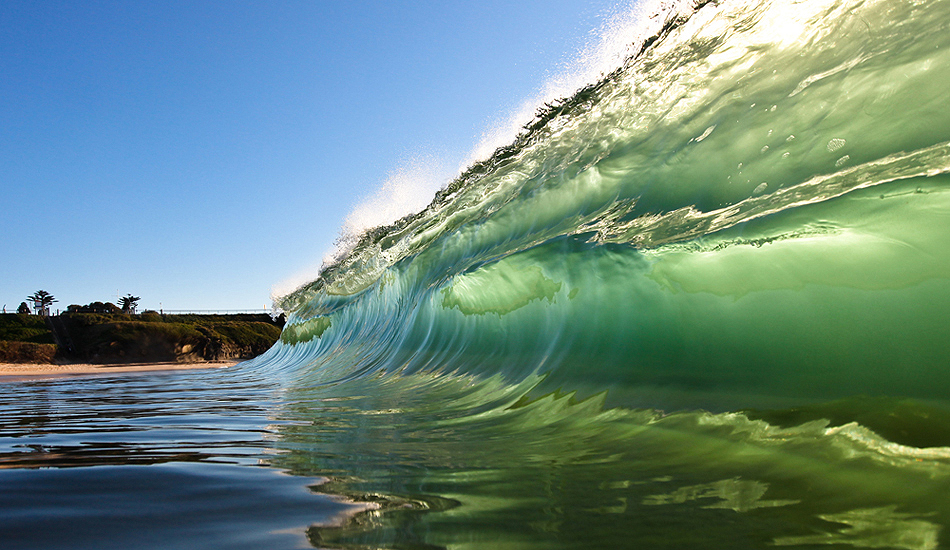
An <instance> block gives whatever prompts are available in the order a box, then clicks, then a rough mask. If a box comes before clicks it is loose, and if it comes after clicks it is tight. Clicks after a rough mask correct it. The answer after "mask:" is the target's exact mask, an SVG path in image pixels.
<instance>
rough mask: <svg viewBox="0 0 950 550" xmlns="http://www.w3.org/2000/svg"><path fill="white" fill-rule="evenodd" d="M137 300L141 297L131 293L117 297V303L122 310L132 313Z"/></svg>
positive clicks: (137, 302)
mask: <svg viewBox="0 0 950 550" xmlns="http://www.w3.org/2000/svg"><path fill="white" fill-rule="evenodd" d="M139 300H141V298H139V297H138V296H132V295H131V294H129V295H128V296H123V297H122V298H119V305H121V306H122V312H123V313H128V314H130V315H134V314H135V308H136V306H138V304H139Z"/></svg>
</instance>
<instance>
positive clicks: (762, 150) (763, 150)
mask: <svg viewBox="0 0 950 550" xmlns="http://www.w3.org/2000/svg"><path fill="white" fill-rule="evenodd" d="M768 150H769V146H768V145H766V146H765V147H763V148H762V149H760V150H759V152H760V153H764V152H766V151H768Z"/></svg>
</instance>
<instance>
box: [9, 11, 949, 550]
mask: <svg viewBox="0 0 950 550" xmlns="http://www.w3.org/2000/svg"><path fill="white" fill-rule="evenodd" d="M652 20H653V21H654V22H655V25H654V27H653V28H652V30H651V31H649V32H646V33H645V34H643V35H642V36H639V37H631V41H635V47H634V48H633V49H632V52H633V53H632V55H630V56H629V57H628V58H627V59H626V60H625V61H623V63H621V64H620V65H619V66H618V67H617V68H616V69H615V70H614V71H612V72H610V73H609V74H607V75H605V76H604V77H603V78H602V79H601V80H598V81H596V82H591V83H590V84H589V85H588V86H586V87H584V88H582V89H580V90H579V91H578V92H577V93H576V94H575V95H573V96H571V97H567V98H564V99H563V100H561V101H558V102H554V103H550V104H546V105H544V106H542V107H541V108H540V109H539V111H538V114H537V118H536V119H535V120H534V121H532V122H531V123H529V124H528V125H526V127H525V129H524V131H523V132H522V133H521V134H520V135H519V136H518V137H517V138H516V139H515V140H514V141H513V142H512V143H511V144H510V145H508V146H505V147H502V148H500V149H498V150H497V151H496V152H495V154H494V155H493V156H491V157H490V158H488V159H486V160H484V161H482V162H479V163H476V164H475V165H473V166H472V167H470V168H469V169H468V170H466V171H465V172H463V173H462V174H461V175H460V176H459V177H458V178H457V179H456V180H454V181H453V182H452V183H450V184H449V185H448V186H447V187H446V188H444V189H443V190H442V191H440V192H439V193H438V194H437V195H436V197H435V199H434V200H433V201H432V203H431V204H430V205H429V206H428V207H427V208H426V209H424V210H423V211H421V212H419V213H417V214H414V215H411V216H407V217H406V218H403V219H401V220H398V221H396V222H394V223H393V224H392V225H390V226H387V227H381V228H377V229H374V230H371V231H369V232H367V233H366V234H364V235H363V236H362V237H361V238H360V239H359V241H358V242H357V243H356V244H355V245H353V246H352V247H351V248H349V249H347V250H345V251H343V252H342V253H341V254H340V255H339V256H338V257H337V261H336V263H334V264H333V265H330V266H327V267H326V268H325V269H324V270H323V271H322V273H321V274H320V276H319V277H317V278H316V279H315V280H314V281H313V282H312V283H309V284H307V285H305V286H303V287H301V288H299V289H298V290H296V291H295V292H293V293H291V294H289V295H287V296H285V297H283V298H282V299H281V301H280V303H279V305H280V307H281V308H282V309H283V310H284V311H286V312H288V314H289V318H288V324H287V326H286V327H285V329H284V332H283V334H282V336H281V341H280V342H278V343H277V344H276V345H275V346H274V347H273V348H271V349H270V350H269V351H268V352H267V353H265V354H264V355H262V356H260V357H258V358H256V359H254V360H252V361H249V362H247V363H244V364H242V365H239V366H238V367H235V368H232V369H228V370H227V371H225V372H205V373H189V374H187V375H162V376H158V375H153V376H149V377H135V378H133V379H126V378H105V379H92V380H66V381H37V382H30V383H22V384H16V385H11V386H10V387H13V388H15V390H13V391H12V393H7V394H6V396H5V398H4V401H3V402H2V405H0V410H2V412H3V416H2V418H3V420H2V424H0V429H2V431H0V444H2V445H3V447H2V448H0V453H2V454H0V466H3V469H0V517H2V518H3V520H2V524H0V539H2V540H13V541H15V542H16V543H18V544H19V546H17V545H16V544H14V547H23V548H29V547H36V546H42V547H63V548H65V547H70V548H75V547H90V548H92V547H99V548H104V547H109V545H110V544H111V545H112V546H114V547H127V546H130V545H132V543H131V542H130V541H136V542H135V544H134V545H135V546H136V547H155V548H167V547H178V546H180V547H188V546H189V545H191V546H192V547H196V546H198V547H202V546H203V547H222V548H224V547H232V546H235V547H267V548H279V547H295V546H301V545H302V546H303V547H307V546H312V547H318V548H346V549H364V548H365V549H370V548H400V549H402V548H412V549H415V548H419V549H423V548H425V549H428V548H453V549H461V548H519V549H520V548H545V549H548V548H690V549H695V548H730V549H743V548H772V547H790V548H812V549H815V548H828V547H834V548H848V547H853V548H896V549H907V550H927V549H935V548H950V533H948V532H947V529H946V527H947V526H948V525H950V497H948V495H950V361H948V357H950V246H948V244H950V185H948V184H950V175H948V172H950V94H948V90H950V1H947V0H922V1H913V2H911V1H897V0H877V1H874V0H871V1H838V0H806V1H802V2H764V1H756V0H748V1H730V0H723V1H722V2H719V3H714V2H706V3H699V4H697V3H695V2H684V3H678V4H674V5H672V6H667V8H666V11H664V12H662V14H661V15H659V16H658V17H655V18H653V19H652ZM26 403H29V406H26V405H25V404H26ZM86 502H91V503H92V504H89V505H88V506H85V505H82V504H79V503H86ZM129 518H132V519H129ZM176 518H184V519H176ZM179 521H182V522H184V523H183V525H184V527H179V523H178V522H179ZM70 525H72V527H70ZM97 525H104V527H102V528H101V530H100V529H99V528H98V527H94V526H97ZM63 533H67V534H65V535H64V534H63ZM31 537H48V544H47V543H44V544H41V545H31V544H29V541H30V540H31ZM70 537H74V538H75V540H73V541H72V542H70ZM201 537H205V538H203V539H202V538H201ZM35 540H41V541H47V539H44V538H40V539H35ZM195 541H199V542H195ZM103 542H105V543H107V544H103ZM282 545H283V546H282Z"/></svg>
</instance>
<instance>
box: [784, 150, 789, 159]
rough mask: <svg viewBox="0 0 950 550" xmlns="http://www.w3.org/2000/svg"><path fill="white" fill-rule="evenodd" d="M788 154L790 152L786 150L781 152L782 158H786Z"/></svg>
mask: <svg viewBox="0 0 950 550" xmlns="http://www.w3.org/2000/svg"><path fill="white" fill-rule="evenodd" d="M789 154H790V153H789V152H788V151H785V152H784V153H782V158H783V159H787V158H788V156H789Z"/></svg>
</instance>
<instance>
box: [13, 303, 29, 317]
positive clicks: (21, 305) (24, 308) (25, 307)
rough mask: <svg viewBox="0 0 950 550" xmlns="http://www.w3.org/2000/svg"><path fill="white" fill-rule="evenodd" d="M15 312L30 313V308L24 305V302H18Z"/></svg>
mask: <svg viewBox="0 0 950 550" xmlns="http://www.w3.org/2000/svg"><path fill="white" fill-rule="evenodd" d="M16 312H17V313H26V314H27V315H29V314H30V308H29V306H27V305H26V302H20V307H18V308H16Z"/></svg>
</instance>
